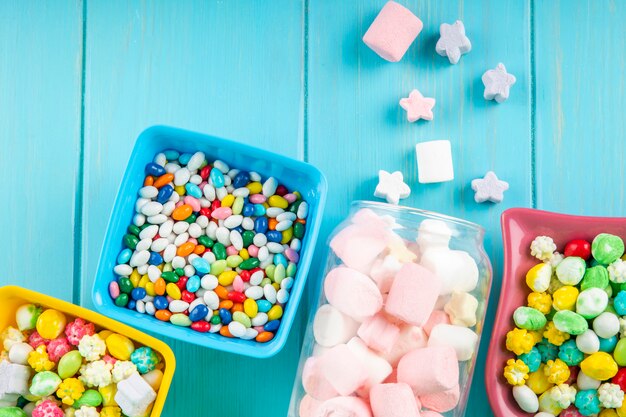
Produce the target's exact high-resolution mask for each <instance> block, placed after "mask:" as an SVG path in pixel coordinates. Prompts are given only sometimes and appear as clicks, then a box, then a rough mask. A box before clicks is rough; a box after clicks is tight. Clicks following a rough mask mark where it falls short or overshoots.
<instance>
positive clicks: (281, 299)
mask: <svg viewBox="0 0 626 417" xmlns="http://www.w3.org/2000/svg"><path fill="white" fill-rule="evenodd" d="M281 284H282V282H281ZM288 300H289V291H287V290H285V289H284V288H281V289H280V290H278V291H277V292H276V301H277V302H278V303H280V304H285V303H286V302H287V301H288Z"/></svg>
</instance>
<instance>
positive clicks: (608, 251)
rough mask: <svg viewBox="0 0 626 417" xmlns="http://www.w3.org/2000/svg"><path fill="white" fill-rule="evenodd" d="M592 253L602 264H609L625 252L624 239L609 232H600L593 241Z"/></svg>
mask: <svg viewBox="0 0 626 417" xmlns="http://www.w3.org/2000/svg"><path fill="white" fill-rule="evenodd" d="M591 254H592V255H593V257H594V259H595V260H596V261H598V262H599V263H600V264H602V265H608V264H610V263H611V262H613V261H615V260H616V259H617V258H619V257H620V256H622V255H623V254H624V241H623V240H622V239H621V238H620V237H619V236H615V235H611V234H609V233H600V234H599V235H597V236H596V237H595V238H594V239H593V242H591Z"/></svg>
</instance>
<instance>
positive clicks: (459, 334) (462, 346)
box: [428, 324, 478, 362]
mask: <svg viewBox="0 0 626 417" xmlns="http://www.w3.org/2000/svg"><path fill="white" fill-rule="evenodd" d="M477 342H478V335H477V334H476V333H475V332H474V331H473V330H472V329H468V328H467V327H462V326H455V325H453V324H438V325H436V326H435V327H433V329H432V330H431V332H430V337H429V338H428V346H430V347H435V346H450V347H451V348H453V349H454V351H455V352H456V356H457V360H458V361H459V362H464V361H467V360H470V359H471V358H472V356H473V355H474V352H475V351H476V344H477Z"/></svg>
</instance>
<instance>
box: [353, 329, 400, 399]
mask: <svg viewBox="0 0 626 417" xmlns="http://www.w3.org/2000/svg"><path fill="white" fill-rule="evenodd" d="M348 348H350V350H351V351H352V353H353V354H354V356H355V357H357V358H358V359H359V360H360V361H361V364H362V365H363V366H364V367H365V370H366V372H367V379H366V381H365V383H364V384H363V385H362V387H361V388H364V390H363V389H361V390H360V391H359V395H360V396H361V397H367V395H368V394H367V392H366V391H369V388H370V387H372V386H373V385H376V384H380V383H381V382H383V381H384V380H385V378H387V377H388V376H389V375H390V374H391V372H392V370H393V369H392V367H391V365H390V364H389V362H387V361H386V360H385V359H384V358H382V357H380V356H379V355H378V354H376V352H374V351H373V350H371V349H370V348H368V347H367V346H366V345H365V343H363V341H362V340H361V339H359V338H358V337H353V338H352V339H350V341H349V342H348Z"/></svg>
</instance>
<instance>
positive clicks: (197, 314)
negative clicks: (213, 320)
mask: <svg viewBox="0 0 626 417" xmlns="http://www.w3.org/2000/svg"><path fill="white" fill-rule="evenodd" d="M208 313H209V309H208V308H207V306H205V305H204V304H198V305H197V306H196V307H195V308H194V309H193V310H191V313H189V320H191V321H199V320H202V319H203V318H205V317H206V315H207V314H208Z"/></svg>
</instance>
